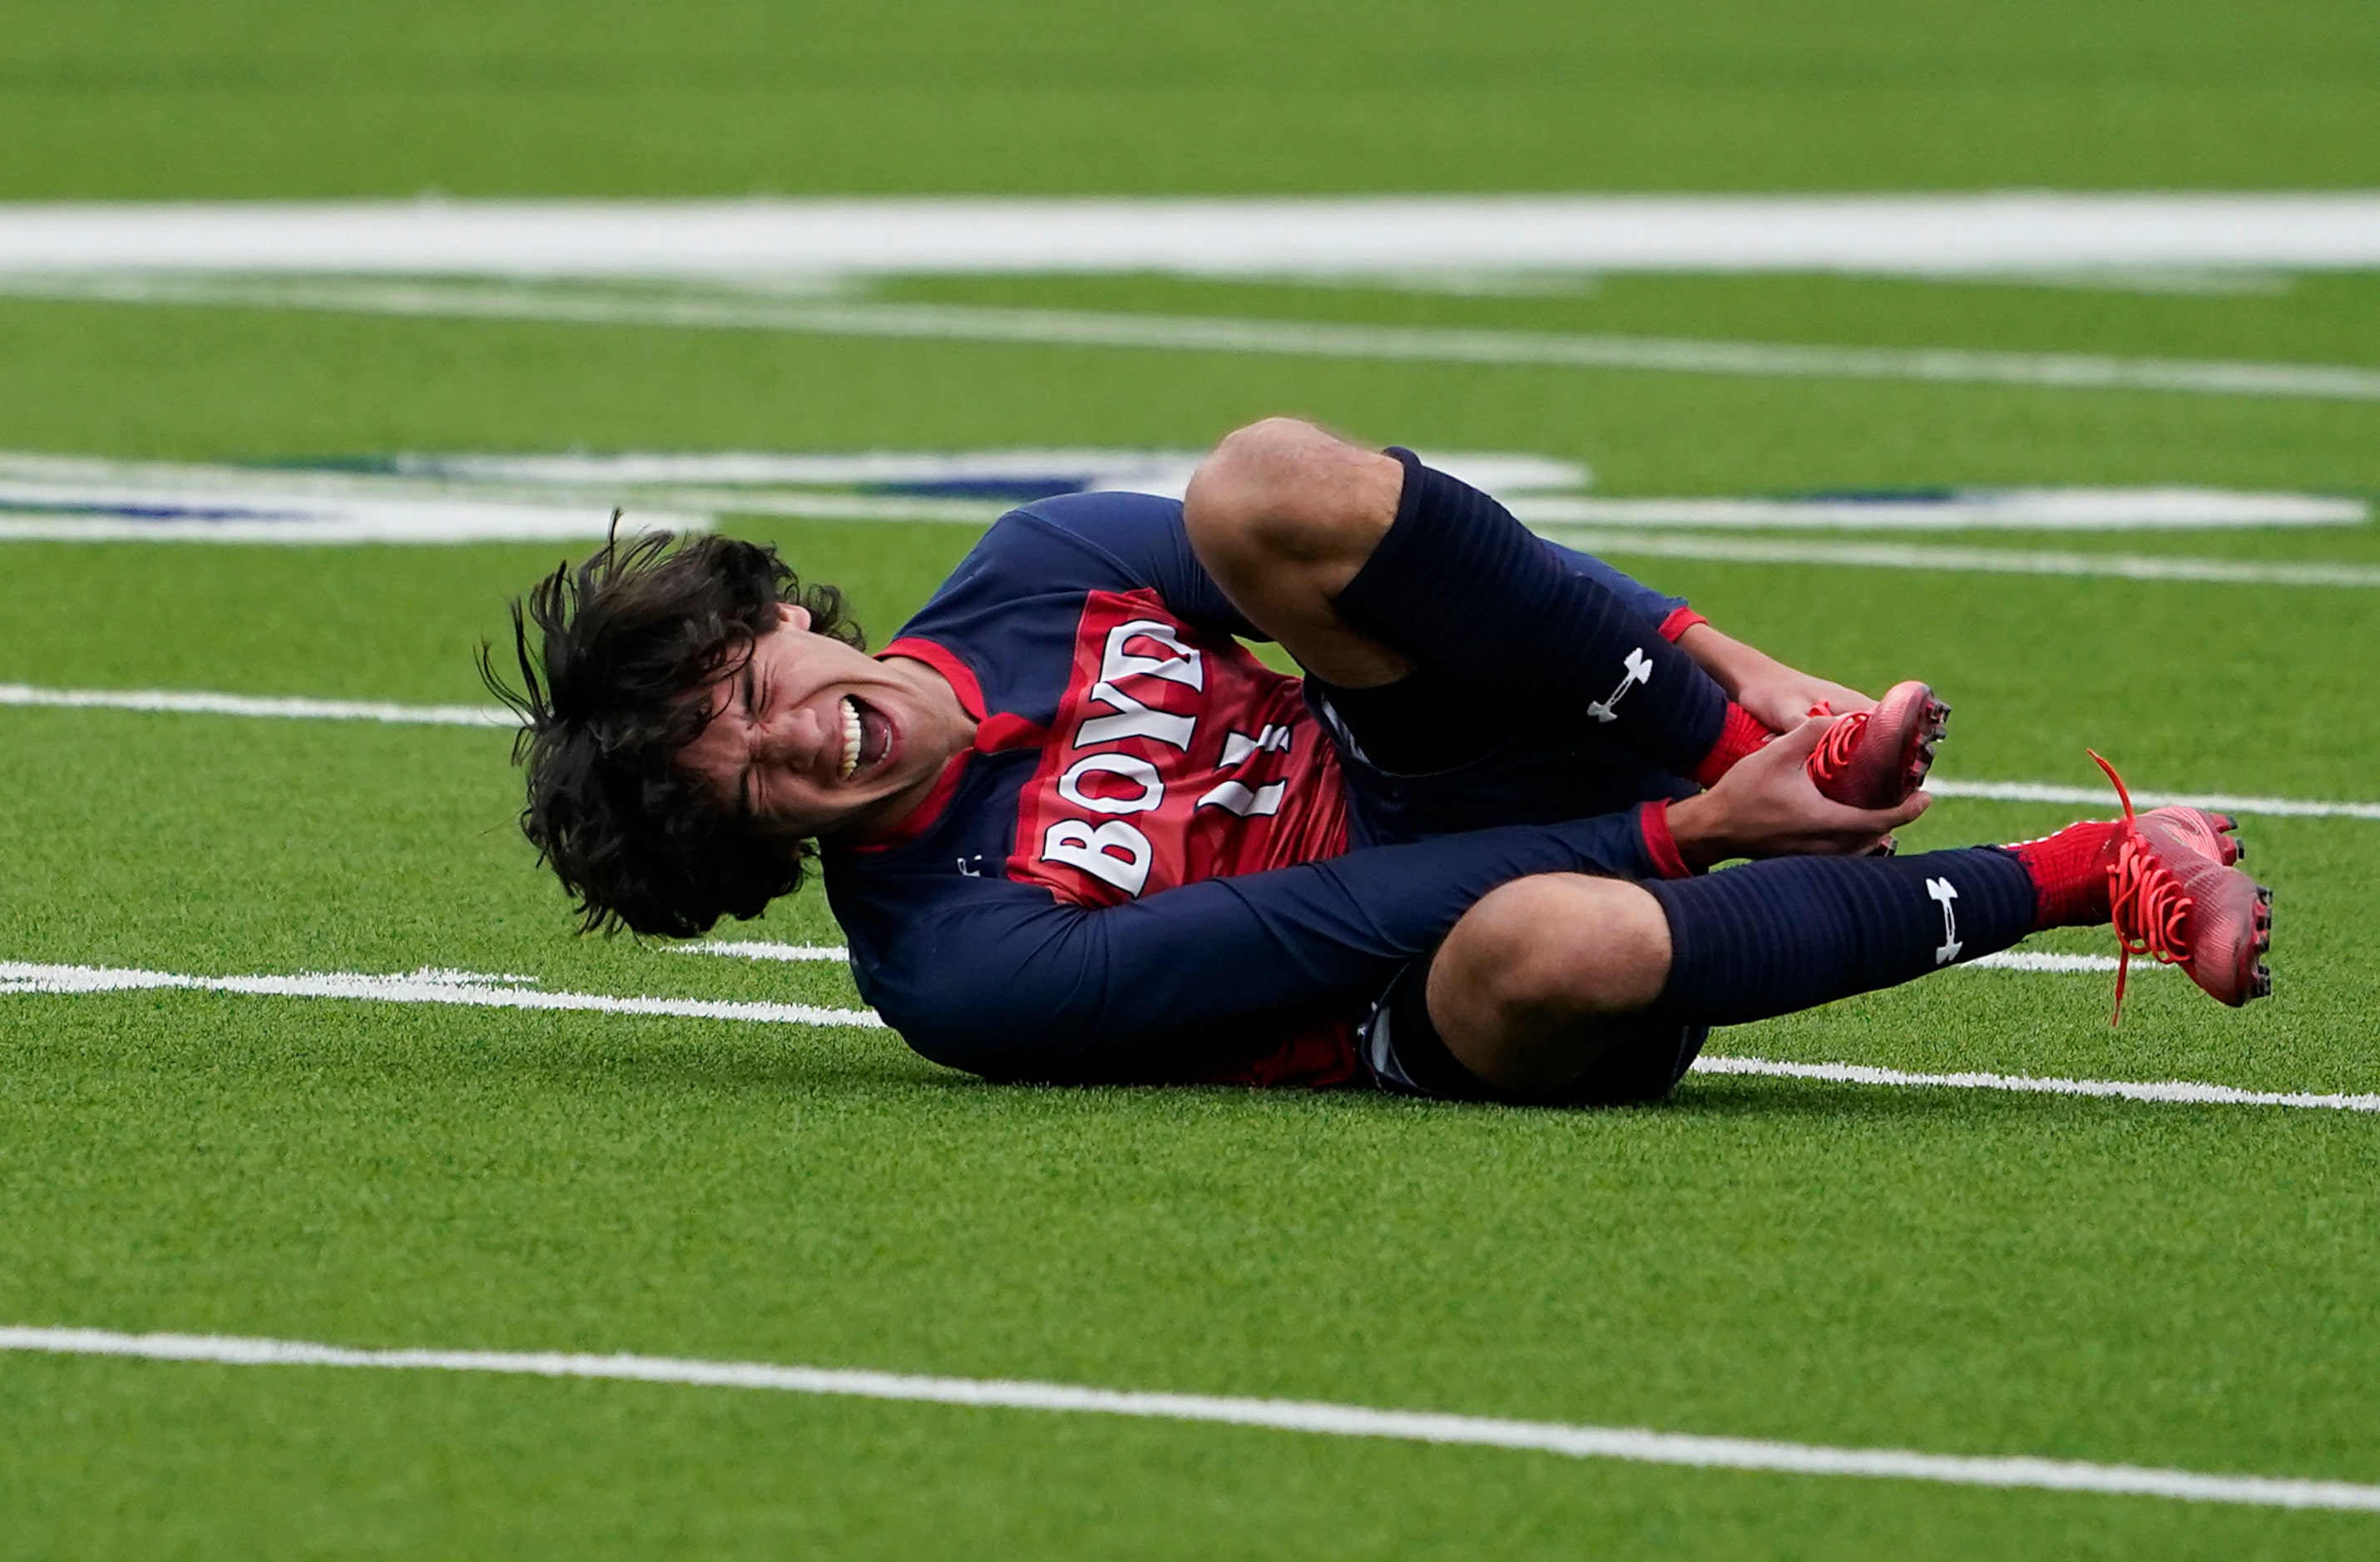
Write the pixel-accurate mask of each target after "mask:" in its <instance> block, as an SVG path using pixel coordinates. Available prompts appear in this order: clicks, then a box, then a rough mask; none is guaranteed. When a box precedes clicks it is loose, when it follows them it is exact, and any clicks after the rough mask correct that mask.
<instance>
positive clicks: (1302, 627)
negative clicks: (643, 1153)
mask: <svg viewBox="0 0 2380 1562" xmlns="http://www.w3.org/2000/svg"><path fill="white" fill-rule="evenodd" d="M532 629H534V631H535V633H536V636H538V638H539V639H540V646H539V647H536V648H533V647H532V645H531V643H530V642H531V631H532ZM514 630H515V639H516V652H517V654H518V657H519V661H520V666H521V673H522V677H523V679H524V680H525V684H526V687H525V690H524V691H523V692H521V693H519V694H506V697H507V698H508V699H509V700H511V702H512V703H513V704H514V705H515V707H516V708H517V709H518V710H519V711H520V713H521V715H522V717H523V720H524V722H525V723H526V731H525V733H524V734H523V737H522V740H521V745H520V747H519V749H518V751H517V754H516V757H525V759H526V762H527V767H528V807H527V809H526V811H525V812H524V813H523V815H522V819H521V822H522V827H523V829H525V830H526V831H527V833H528V838H529V840H530V841H531V842H534V843H535V844H536V845H537V847H538V848H539V850H540V853H542V854H543V856H544V860H545V861H546V862H547V863H549V864H550V865H551V866H553V869H554V870H555V872H556V873H557V874H559V875H560V877H561V879H562V882H563V883H564V885H565V887H566V888H568V889H569V890H571V892H572V893H573V894H574V895H575V896H576V897H577V904H578V909H579V911H580V914H581V917H582V925H583V926H586V927H588V928H589V929H593V928H596V927H608V926H627V927H629V928H632V929H634V930H636V931H637V932H640V933H650V934H658V935H665V936H670V937H687V936H691V935H694V934H698V933H701V932H704V931H706V930H708V929H709V928H710V926H713V925H714V924H715V923H716V922H717V921H718V920H719V918H720V917H722V916H723V915H735V916H746V917H748V916H753V915H757V914H759V912H760V911H761V909H762V908H763V907H765V906H766V905H767V904H768V903H769V902H771V900H773V899H775V898H776V897H778V896H780V895H783V894H787V893H790V892H792V891H793V890H795V888H796V887H797V886H798V885H799V884H800V882H801V880H802V878H803V875H804V868H805V865H806V863H807V862H808V861H810V860H811V859H813V858H815V859H816V860H818V861H819V862H820V865H821V866H822V867H823V870H824V875H825V879H826V892H827V898H828V902H829V903H830V905H831V906H832V909H833V912H834V914H835V916H836V918H837V920H838V921H840V922H841V923H842V925H843V927H844V932H845V934H846V936H847V937H848V938H849V941H850V950H851V964H852V970H853V974H854V975H855V977H856V980H857V982H858V987H859V990H860V993H861V994H862V996H863V997H865V998H866V999H868V1001H869V1002H870V1003H872V1004H874V1005H875V1006H876V1008H877V1009H878V1010H879V1011H880V1012H881V1013H882V1014H883V1016H884V1018H885V1019H886V1020H887V1021H888V1022H889V1023H891V1024H892V1025H893V1026H894V1027H895V1028H896V1029H898V1030H899V1031H900V1033H901V1034H902V1035H903V1036H904V1037H905V1038H906V1039H907V1041H908V1042H909V1044H910V1045H911V1046H912V1047H915V1048H917V1051H919V1052H920V1053H922V1054H924V1055H925V1056H926V1057H928V1058H930V1059H935V1060H936V1061H939V1062H942V1063H946V1064H949V1065H951V1066H953V1067H955V1068H960V1069H965V1070H969V1071H972V1072H976V1073H978V1074H982V1075H985V1076H987V1077H990V1078H993V1079H1002V1080H1039V1081H1095V1080H1096V1081H1144V1082H1161V1081H1174V1082H1191V1081H1204V1082H1238V1083H1243V1084H1303V1085H1316V1086H1319V1085H1336V1084H1370V1085H1372V1086H1375V1087H1378V1088H1380V1089H1384V1090H1390V1091H1397V1092H1405V1093H1414V1094H1420V1095H1426V1096H1441V1097H1449V1098H1456V1099H1489V1100H1503V1101H1515V1102H1520V1101H1528V1102H1560V1103H1612V1102H1635V1101H1649V1100H1655V1099H1658V1098H1659V1097H1661V1096H1664V1095H1666V1094H1667V1093H1668V1092H1669V1091H1670V1088H1671V1086H1672V1085H1674V1084H1676V1082H1677V1081H1678V1079H1679V1078H1680V1077H1681V1076H1682V1074H1683V1073H1684V1072H1685V1070H1686V1067H1687V1065H1688V1064H1689V1063H1691V1062H1692V1061H1693V1059H1694V1055H1695V1054H1696V1052H1698V1051H1699V1050H1700V1048H1701V1046H1702V1043H1703V1039H1704V1037H1705V1035H1706V1033H1707V1030H1708V1027H1710V1026H1712V1025H1718V1024H1730V1023H1742V1022H1746V1021H1752V1020H1758V1019H1762V1018H1766V1017H1767V1016H1770V1015H1776V1014H1782V1013H1787V1012H1791V1011H1795V1010H1801V1009H1806V1008H1809V1007H1811V1006H1813V1005H1815V1004H1821V1003H1825V1002H1828V1001H1829V1000H1831V999H1838V998H1842V997H1846V996H1848V995H1850V994H1852V993H1858V992H1865V991H1868V990H1870V989H1873V988H1876V987H1888V986H1891V985H1893V984H1896V983H1900V982H1905V981H1910V980H1912V979H1913V978H1915V977H1918V976H1921V975H1926V974H1928V973H1931V972H1934V971H1938V970H1941V969H1944V968H1945V967H1947V966H1949V965H1952V964H1955V963H1960V962H1961V961H1966V960H1972V959H1974V958H1975V957H1977V956H1979V955H1984V954H1987V953H1991V952H1993V951H1998V950H2001V949H2004V948H2006V947H2007V946H2009V945H2010V944H2012V943H2014V942H2015V941H2016V940H2017V939H2019V938H2022V937H2024V936H2025V935H2026V934H2027V933H2030V932H2033V931H2034V930H2036V929H2038V928H2045V927H2057V926H2079V925H2091V924H2099V923H2107V922H2109V921H2110V920H2112V921H2113V923H2114V925H2115V927H2116V931H2117V934H2118V937H2119V939H2120V940H2121V942H2122V944H2123V946H2124V948H2125V949H2126V950H2127V951H2128V953H2141V954H2149V955H2153V956H2155V957H2156V958H2158V959H2160V960H2166V961H2169V962H2173V963H2179V964H2180V966H2181V967H2182V968H2183V969H2184V970H2185V971H2186V972H2188V973H2189V975H2191V976H2192V978H2193V979H2195V980H2196V981H2197V983H2198V984H2199V986H2200V987H2204V989H2205V990H2206V991H2207V992H2209V993H2211V994H2212V995H2214V996H2215V997H2216V999H2220V1000H2222V1001H2223V1002H2225V1003H2228V1004H2234V1005H2237V1004H2241V1003H2245V1002H2246V1001H2248V1000H2249V999H2253V998H2257V997H2261V996H2263V995H2264V994H2265V992H2266V991H2268V990H2269V987H2270V978H2269V977H2268V975H2266V973H2265V968H2264V965H2263V963H2262V956H2263V954H2264V952H2265V948H2266V945H2267V943H2268V941H2269V938H2270V914H2269V895H2268V894H2267V892H2266V891H2265V890H2263V889H2262V887H2260V886H2259V885H2257V884H2256V883H2255V882H2254V881H2253V879H2251V878H2248V876H2247V875H2246V874H2245V873H2243V872H2241V871H2240V869H2239V868H2237V867H2235V866H2233V864H2234V862H2235V860H2236V858H2237V856H2238V847H2237V845H2236V843H2235V842H2233V841H2232V839H2231V836H2230V834H2229V832H2230V830H2231V829H2232V821H2231V820H2229V819H2228V818H2225V817H2220V816H2217V815H2212V814H2206V813H2202V812H2200V811H2198V810H2194V809H2188V808H2160V809H2157V810H2155V811H2154V812H2152V813H2149V814H2144V815H2142V816H2140V817H2138V818H2137V819H2135V818H2134V817H2133V816H2132V812H2131V804H2130V801H2129V799H2127V800H2126V801H2125V805H2124V817H2123V819H2122V820H2120V821H2119V822H2107V823H2082V824H2076V825H2072V826H2070V827H2069V828H2067V829H2063V830H2060V831H2058V833H2057V834H2055V835H2051V836H2048V837H2046V838H2045V839H2043V840H2040V841H2032V842H2022V843H2020V844H2017V845H2012V846H1977V847H1973V848H1969V849H1966V850H1961V851H1948V852H1934V853H1928V854H1924V855H1919V856H1911V857H1895V856H1892V855H1889V854H1888V849H1889V844H1890V840H1891V834H1892V831H1894V830H1895V829H1899V828H1900V826H1902V825H1905V824H1907V823H1908V822H1909V821H1911V820H1912V819H1914V818H1915V817H1917V816H1918V815H1919V814H1920V813H1922V812H1924V811H1925V807H1926V805H1928V803H1929V801H1930V799H1929V798H1928V797H1927V796H1926V794H1925V793H1924V792H1922V791H1920V790H1919V786H1920V783H1921V782H1922V781H1923V780H1924V778H1925V770H1926V767H1927V766H1928V765H1929V764H1930V763H1931V761H1932V757H1933V745H1934V744H1935V742H1936V741H1937V740H1938V739H1939V737H1940V735H1941V728H1942V720H1943V718H1944V716H1945V714H1946V710H1945V708H1944V707H1943V706H1942V705H1941V704H1940V703H1939V702H1938V701H1937V700H1936V699H1935V698H1934V696H1933V694H1932V691H1931V690H1930V689H1928V688H1927V687H1926V686H1925V684H1916V683H1907V684H1900V685H1899V686H1897V687H1896V688H1894V689H1893V690H1891V691H1890V692H1889V693H1888V694H1887V695H1886V696H1885V697H1884V699H1883V700H1882V701H1881V702H1877V701H1871V700H1869V699H1868V698H1866V697H1865V696H1862V695H1860V694H1858V693H1856V692H1854V691H1852V690H1851V689H1848V688H1844V687H1842V686H1840V685H1839V684H1831V683H1828V682H1826V681H1825V680H1823V679H1819V678H1815V677H1812V676H1810V675H1808V674H1806V673H1803V672H1796V671H1795V670H1793V669H1792V668H1790V667H1787V666H1785V665H1783V664H1781V663H1779V662H1778V661H1775V660H1772V659H1770V658H1768V657H1767V656H1765V655H1763V654H1761V653H1760V652H1758V651H1756V650H1755V649H1753V648H1751V647H1749V646H1745V645H1743V644H1741V643H1739V642H1737V641H1735V640H1732V639H1730V638H1729V637H1727V636H1724V635H1722V634H1720V633H1718V631H1717V630H1716V629H1714V628H1713V627H1712V626H1711V625H1710V624H1708V623H1707V622H1706V621H1705V620H1704V619H1703V618H1702V616H1701V615H1700V614H1698V613H1695V612H1694V611H1692V610H1691V609H1690V608H1688V607H1687V606H1686V605H1685V603H1683V602H1682V601H1681V600H1679V599H1675V598H1671V597H1665V596H1662V595H1661V594H1660V593H1658V592H1657V591H1654V590H1652V589H1651V588H1649V587H1645V586H1643V585H1640V584H1638V583H1637V582H1636V581H1634V580H1632V579H1630V578H1629V577H1628V576H1626V575H1622V574H1621V573H1620V572H1619V571H1617V570H1614V569H1612V568H1611V567H1610V566H1609V565H1608V564H1605V563H1602V562H1601V561H1599V560H1597V559H1593V558H1589V557H1586V556H1585V555H1583V554H1579V553H1574V552H1572V551H1567V550H1564V549H1561V548H1559V547H1556V546H1554V545H1553V544H1551V543H1548V542H1547V541H1545V540H1543V539H1539V538H1537V537H1536V536H1535V535H1534V534H1533V533H1531V532H1529V531H1527V530H1526V529H1525V528H1524V527H1522V526H1521V525H1520V524H1519V523H1518V522H1517V521H1515V520H1514V519H1513V518H1512V515H1510V514H1509V513H1508V512H1506V511H1505V510H1504V509H1503V507H1502V506H1501V505H1500V504H1498V503H1496V502H1495V501H1494V500H1492V499H1490V498H1489V497H1488V495H1486V494H1484V493H1481V492H1479V491H1477V490H1475V489H1471V488H1469V487H1466V486H1465V485H1463V483H1461V482H1458V481H1456V480H1455V479H1454V478H1451V477H1448V476H1447V475H1445V474H1444V473H1441V472H1438V471H1435V470H1433V469H1431V468H1430V467H1428V466H1424V465H1423V464H1422V463H1421V462H1420V461H1419V460H1418V459H1416V458H1415V456H1414V455H1413V454H1411V453H1410V452H1408V451H1404V450H1398V449H1391V450H1390V451H1389V452H1387V453H1386V454H1380V453H1377V452H1373V451H1370V450H1366V449H1362V448H1358V447H1356V446H1354V445H1351V444H1348V443H1345V442H1342V441H1341V440H1339V439H1337V438H1335V437H1333V436H1331V435H1330V434H1328V433H1325V432H1324V431H1322V430H1319V429H1317V428H1314V427H1312V426H1311V425H1308V424H1305V423H1300V422H1295V421H1291V420H1288V419H1273V420H1269V421H1267V422H1263V423H1258V424H1257V425H1255V426H1253V427H1251V428H1248V429H1244V430H1240V431H1239V432H1237V433H1234V434H1233V435H1232V436H1231V437H1230V438H1229V439H1227V440H1225V441H1224V442H1223V443H1222V444H1221V445H1220V447H1219V448H1218V449H1217V450H1216V451H1215V452H1214V454H1212V455H1211V456H1210V457H1209V458H1208V460H1207V461H1206V463H1205V464H1204V465H1203V466H1201V467H1200V468H1199V470H1198V473H1197V475H1196V478H1194V480H1193V481H1192V483H1191V485H1190V489H1189V493H1188V497H1187V499H1186V500H1184V502H1182V503H1174V502H1173V501H1171V500H1166V499H1159V498H1153V497H1149V496H1147V495H1142V494H1130V493H1095V494H1077V495H1070V496H1066V497H1062V498H1057V499H1050V500H1045V501H1042V502H1040V503H1034V504H1028V505H1026V506H1025V507H1024V508H1022V509H1019V510H1017V511H1014V512H1013V513H1012V514H1010V515H1007V516H1006V517H1004V518H1003V519H1002V521H1001V522H1000V523H999V524H998V525H996V526H995V527H992V528H991V530H990V532H989V533H988V534H987V535H986V536H985V537H984V539H983V540H982V541H981V543H980V544H978V545H977V548H976V549H975V550H974V551H973V552H971V553H970V554H969V555H968V556H967V558H966V560H965V562H964V563H962V564H961V565H960V566H959V568H958V570H957V571H956V572H955V573H954V574H953V575H952V576H951V578H950V579H949V580H948V581H947V582H945V583H944V585H943V586H942V587H941V590H940V591H938V592H937V593H936V594H935V596H934V597H933V599H932V600H931V601H929V603H928V604H927V605H926V607H925V608H924V610H923V611H920V612H919V613H918V614H917V616H916V617H915V618H914V619H912V620H911V621H910V622H909V624H907V625H906V626H905V628H904V629H903V630H902V632H901V634H900V635H899V636H896V637H895V638H894V639H893V640H892V643H891V644H890V645H888V646H887V647H886V648H884V649H883V650H882V651H880V652H879V653H877V654H876V655H875V656H874V657H870V656H868V655H867V654H865V653H864V651H863V650H862V649H861V648H860V642H859V636H858V633H857V631H856V628H854V627H853V626H852V625H851V624H849V623H848V621H847V620H846V618H845V616H844V611H843V604H842V601H841V599H840V598H839V597H838V596H837V594H836V593H835V592H834V591H833V590H832V588H828V587H809V588H807V589H805V588H803V587H801V586H800V585H799V584H798V583H797V582H796V580H795V577H794V575H793V574H792V572H791V571H790V570H788V569H787V568H786V567H785V566H784V565H783V563H781V562H779V560H778V559H777V557H776V554H775V553H774V551H771V550H769V549H765V548H761V547H758V546H755V545H753V544H750V543H746V542H738V541H733V540H730V539H723V538H717V537H704V538H698V539H692V540H686V541H683V542H679V541H675V540H673V539H669V538H666V537H649V538H644V539H637V540H635V541H632V542H628V543H625V544H623V543H619V542H617V541H616V540H615V541H614V542H613V544H611V545H607V546H606V547H605V548H604V549H603V550H602V551H600V552H598V553H597V554H596V555H595V556H594V557H593V558H592V559H590V560H589V561H588V562H587V563H585V564H583V565H580V566H579V567H578V568H577V569H576V570H572V569H568V568H565V569H562V570H559V571H557V572H556V573H555V574H554V575H553V576H551V577H550V578H548V579H547V580H545V581H543V582H542V583H540V585H539V587H537V588H536V590H535V591H533V592H532V593H531V594H530V598H529V600H528V603H527V604H526V606H524V605H523V604H521V603H518V602H516V603H515V604H514ZM1242 638H1250V639H1270V640H1274V641H1277V642H1279V643H1280V644H1281V646H1282V647H1283V648H1285V649H1286V650H1287V651H1288V652H1289V653H1290V655H1292V656H1293V657H1294V658H1295V659H1296V660H1297V662H1298V664H1299V665H1300V666H1301V667H1302V668H1303V669H1304V670H1305V674H1306V675H1305V678H1304V679H1303V680H1300V679H1295V678H1290V677H1286V676H1283V675H1281V674H1280V673H1277V672H1272V671H1271V670H1269V669H1268V668H1267V667H1265V666H1264V665H1263V664H1262V663H1261V662H1259V661H1258V660H1257V659H1256V658H1255V657H1254V656H1252V655H1251V654H1249V652H1248V651H1247V649H1246V648H1245V647H1244V646H1243V645H1241V644H1240V640H1241V639H1242ZM483 660H484V659H483ZM490 681H491V684H496V680H495V679H494V678H493V677H492V675H491V679H490ZM498 692H499V693H506V691H504V689H503V688H502V687H501V686H499V687H498ZM2113 774H2114V772H2113V771H2112V770H2111V771H2109V775H2110V777H2111V778H2112V777H2113ZM1734 857H1749V858H1753V859H1755V861H1754V862H1752V863H1751V864H1749V865H1748V866H1742V867H1738V868H1733V869H1730V870H1729V871H1726V872H1723V873H1717V874H1711V873H1708V872H1706V870H1707V869H1709V868H1710V867H1712V866H1714V865H1716V864H1718V863H1719V862H1722V861H1724V860H1727V859H1730V858H1734ZM2119 997H2120V985H2119Z"/></svg>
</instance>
